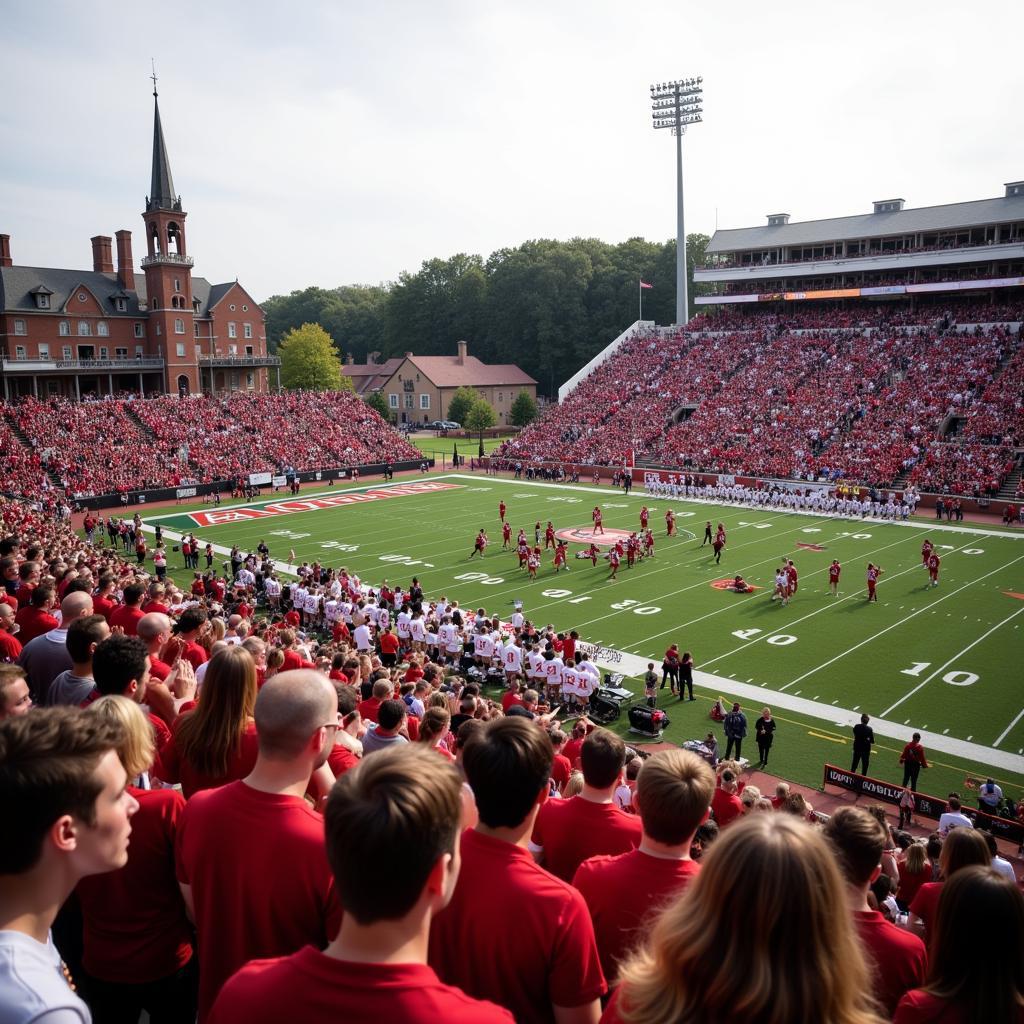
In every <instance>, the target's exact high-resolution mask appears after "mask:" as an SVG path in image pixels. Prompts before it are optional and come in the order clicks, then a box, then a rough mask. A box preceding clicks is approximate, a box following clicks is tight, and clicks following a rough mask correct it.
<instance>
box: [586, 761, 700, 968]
mask: <svg viewBox="0 0 1024 1024" xmlns="http://www.w3.org/2000/svg"><path fill="white" fill-rule="evenodd" d="M714 791H715V776H714V773H713V772H712V771H711V769H710V768H709V767H708V765H707V763H706V762H705V761H704V760H703V759H702V758H699V757H697V755H696V754H691V753H689V752H688V751H685V750H660V751H658V752H657V753H655V754H652V755H651V756H650V757H649V758H648V759H647V761H645V762H644V764H643V767H642V768H641V769H640V775H639V776H638V777H637V781H636V793H635V796H634V802H635V803H636V804H637V806H638V808H639V811H640V820H641V822H642V823H643V837H642V838H641V840H640V845H639V846H638V847H637V849H635V850H631V851H630V852H629V853H622V854H619V856H617V857H592V858H591V859H590V860H585V861H584V862H583V863H582V864H581V865H580V866H579V868H578V869H577V871H576V875H575V877H574V878H573V880H572V884H573V885H574V886H575V887H576V888H577V889H579V891H580V892H581V893H582V894H583V898H584V899H585V900H586V901H587V907H588V908H589V910H590V916H591V918H592V919H593V922H594V933H595V935H596V936H597V948H598V950H599V951H600V954H601V968H602V969H603V971H604V975H605V977H606V978H607V979H608V983H609V984H610V985H614V984H615V979H616V977H617V975H618V972H619V961H620V960H621V959H622V958H623V957H624V956H625V954H626V953H627V952H628V951H629V950H630V949H631V948H632V947H633V946H634V945H635V944H636V942H637V941H638V940H640V939H642V938H643V937H644V936H645V935H646V933H647V930H648V926H649V925H650V923H651V921H652V920H653V919H654V917H656V916H657V914H658V913H659V912H660V911H661V910H662V908H663V907H664V906H665V905H666V904H667V903H668V902H670V901H671V900H672V898H673V897H674V896H675V895H676V894H678V893H679V892H681V891H682V890H683V889H684V888H685V887H686V886H687V885H688V884H689V882H690V881H691V879H692V878H693V877H694V876H695V875H696V874H697V872H698V871H699V870H700V865H699V864H698V863H697V862H696V861H694V860H691V859H690V844H691V843H692V842H693V836H694V833H695V832H696V831H697V829H698V828H699V827H700V825H702V824H703V823H704V822H705V821H707V818H708V814H709V813H710V805H711V797H712V795H713V794H714Z"/></svg>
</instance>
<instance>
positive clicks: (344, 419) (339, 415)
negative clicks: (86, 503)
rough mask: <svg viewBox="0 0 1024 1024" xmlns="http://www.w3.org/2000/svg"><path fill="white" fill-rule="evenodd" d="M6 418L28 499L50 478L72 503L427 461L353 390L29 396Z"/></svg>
mask: <svg viewBox="0 0 1024 1024" xmlns="http://www.w3.org/2000/svg"><path fill="white" fill-rule="evenodd" d="M3 414H4V418H3V420H2V421H0V446H3V450H4V451H5V452H6V453H7V455H8V456H9V457H8V458H7V459H6V460H5V462H6V464H7V465H9V467H10V474H9V481H10V482H9V485H8V486H7V487H6V488H5V489H7V490H9V491H10V492H11V493H13V494H22V495H25V496H34V495H35V494H36V493H37V491H38V488H39V486H40V482H41V481H45V483H44V484H43V486H47V487H48V486H51V479H54V480H56V481H57V486H58V487H59V488H60V489H61V490H63V491H64V492H65V493H66V494H67V495H68V496H69V497H82V496H88V495H94V494H114V493H119V492H120V493H123V492H126V491H129V490H143V489H150V488H158V487H175V486H177V485H179V484H181V483H184V482H189V483H209V482H213V481H217V480H227V481H233V480H235V479H237V478H239V477H243V476H244V475H245V474H247V473H257V472H270V471H273V472H283V471H284V469H285V468H286V467H287V468H289V469H291V470H294V471H297V472H305V471H308V470H317V469H329V468H332V467H335V466H338V467H343V466H359V465H367V464H370V463H380V462H397V461H401V460H408V459H418V458H420V453H419V451H418V450H417V449H415V448H414V447H413V446H412V445H410V444H409V443H408V442H407V441H406V440H405V439H404V438H403V437H401V435H399V434H398V433H397V432H396V431H395V430H394V429H392V428H391V427H390V426H389V425H388V424H387V423H385V422H384V420H383V419H381V417H380V416H379V415H378V414H377V413H376V411H374V410H373V409H371V408H370V407H369V406H368V405H366V403H365V402H362V401H361V400H360V399H359V398H357V397H356V396H355V395H353V394H351V393H350V392H332V393H327V394H322V393H315V392H301V391H298V392H286V393H282V394H249V393H238V394H235V395H231V396H229V397H226V398H211V397H205V396H195V397H188V398H177V397H160V398H150V399H145V400H140V399H134V400H131V399H114V400H103V401H87V402H74V401H71V400H69V399H65V398H49V399H46V400H41V399H37V398H32V397H29V398H23V399H21V400H20V401H19V402H17V403H16V404H5V405H4V406H3ZM12 427H16V428H17V429H18V430H20V431H21V432H22V434H23V435H24V436H25V437H26V438H27V446H26V445H22V444H21V443H20V442H19V440H18V438H17V437H15V436H14V435H13V433H12V430H11V428H12ZM43 470H45V471H46V472H48V473H49V475H50V476H49V477H47V475H46V473H44V472H42V471H43Z"/></svg>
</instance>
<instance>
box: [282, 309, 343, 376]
mask: <svg viewBox="0 0 1024 1024" xmlns="http://www.w3.org/2000/svg"><path fill="white" fill-rule="evenodd" d="M278 353H279V354H280V356H281V383H282V384H283V385H284V386H285V387H286V388H292V389H296V388H304V389H306V390H308V391H345V390H347V391H351V390H352V381H351V379H350V378H348V377H344V376H343V375H342V372H341V360H340V359H339V358H338V350H337V349H336V348H335V347H334V342H333V341H332V340H331V336H330V335H329V334H328V333H327V332H326V331H325V330H324V329H323V328H322V327H321V326H320V325H319V324H303V325H302V326H301V327H295V328H292V330H290V331H289V332H288V333H287V334H286V335H285V336H284V338H283V339H282V341H281V345H280V347H279V348H278Z"/></svg>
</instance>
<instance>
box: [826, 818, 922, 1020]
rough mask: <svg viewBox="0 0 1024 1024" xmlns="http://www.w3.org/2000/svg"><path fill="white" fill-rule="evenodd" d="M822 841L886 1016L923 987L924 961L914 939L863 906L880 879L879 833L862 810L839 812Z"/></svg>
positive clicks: (881, 834) (918, 942) (881, 839)
mask: <svg viewBox="0 0 1024 1024" xmlns="http://www.w3.org/2000/svg"><path fill="white" fill-rule="evenodd" d="M824 835H825V838H826V839H828V840H829V842H830V843H831V844H832V846H833V847H834V848H835V851H836V854H837V856H838V859H839V868H840V870H841V871H842V873H843V877H844V878H845V880H846V905H847V908H848V909H849V912H850V913H851V915H852V917H853V923H854V926H855V928H856V930H857V934H858V935H859V936H860V943H861V947H862V949H863V951H864V955H865V958H866V960H867V965H868V970H869V972H870V973H871V976H872V982H873V984H872V986H871V989H872V991H873V992H874V994H875V996H876V998H877V999H878V1001H879V1003H881V1004H882V1006H884V1007H885V1010H886V1013H888V1014H889V1015H892V1013H893V1012H894V1011H895V1010H896V1004H897V1003H898V1002H899V1001H900V999H902V998H903V996H904V995H905V994H906V993H907V992H909V991H910V989H912V988H917V987H918V986H919V985H920V984H922V982H923V981H924V978H925V971H926V968H927V964H928V957H927V954H926V953H925V948H924V943H923V942H922V941H921V940H920V939H919V938H918V937H917V936H916V935H912V934H911V933H910V932H908V931H906V930H905V929H903V928H897V927H896V925H894V924H892V923H891V922H889V921H887V920H886V919H885V918H884V917H883V916H882V915H881V914H880V913H879V912H878V911H877V910H872V909H871V907H870V905H869V904H868V891H869V889H870V888H871V886H872V884H873V883H874V882H875V881H877V879H878V876H879V875H881V873H882V854H883V853H884V852H885V847H886V843H887V840H888V836H887V835H886V832H885V828H884V827H883V826H882V824H881V823H880V822H879V821H878V819H877V818H876V817H875V816H874V815H873V814H871V813H870V812H869V811H866V810H865V809H864V808H862V807H840V808H839V810H837V811H835V812H833V814H832V816H831V817H830V818H829V820H828V821H827V822H826V824H825V829H824Z"/></svg>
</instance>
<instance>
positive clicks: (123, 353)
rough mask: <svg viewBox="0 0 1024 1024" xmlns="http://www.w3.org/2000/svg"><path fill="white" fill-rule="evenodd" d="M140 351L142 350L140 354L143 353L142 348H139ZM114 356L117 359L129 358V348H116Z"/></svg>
mask: <svg viewBox="0 0 1024 1024" xmlns="http://www.w3.org/2000/svg"><path fill="white" fill-rule="evenodd" d="M139 352H140V355H141V349H140V350H139ZM114 358H115V359H127V358H128V349H126V348H115V349H114Z"/></svg>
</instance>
